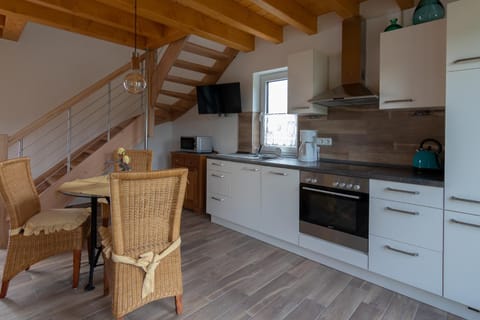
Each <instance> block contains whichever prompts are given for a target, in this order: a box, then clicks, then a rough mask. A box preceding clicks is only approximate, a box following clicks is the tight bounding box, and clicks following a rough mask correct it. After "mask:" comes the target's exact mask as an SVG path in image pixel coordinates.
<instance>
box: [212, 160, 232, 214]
mask: <svg viewBox="0 0 480 320" xmlns="http://www.w3.org/2000/svg"><path fill="white" fill-rule="evenodd" d="M232 171H233V167H232V165H231V163H230V162H227V161H221V160H216V159H207V179H206V183H207V192H206V197H207V199H206V207H207V208H206V211H207V213H209V214H211V215H213V216H217V217H219V218H222V219H231V218H232V208H233V203H232V199H231V195H232V192H231V187H232V181H233V180H232Z"/></svg>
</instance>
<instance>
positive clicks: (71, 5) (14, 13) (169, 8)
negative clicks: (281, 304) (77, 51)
mask: <svg viewBox="0 0 480 320" xmlns="http://www.w3.org/2000/svg"><path fill="white" fill-rule="evenodd" d="M363 1H366V0H137V16H138V21H137V46H138V47H139V48H142V49H147V48H150V49H153V48H158V47H161V46H163V45H165V44H167V43H171V42H173V41H176V40H178V39H181V38H183V37H185V36H186V35H189V34H194V35H197V36H200V37H203V38H205V39H209V40H213V41H215V42H218V43H221V44H223V45H225V46H227V47H230V48H233V49H236V50H240V51H252V50H254V49H255V41H254V40H255V37H258V38H261V39H264V40H266V41H270V42H273V43H281V42H282V41H283V27H284V26H286V25H290V26H292V27H294V28H296V29H298V30H300V31H302V32H305V33H307V34H314V33H316V32H317V22H316V21H317V17H318V16H320V15H323V14H326V13H329V12H335V13H337V14H338V15H339V16H340V17H342V18H349V17H352V16H354V15H357V14H358V12H359V4H360V3H361V2H363ZM396 1H397V3H398V5H399V6H400V7H401V8H402V9H406V8H409V7H412V6H413V5H414V3H413V2H414V1H413V0H396ZM133 4H134V1H133V0H2V1H0V36H1V37H2V38H4V39H8V40H13V41H18V40H19V39H20V36H21V33H22V31H23V29H24V27H25V24H26V23H28V22H30V21H31V22H35V23H39V24H44V25H48V26H51V27H55V28H59V29H63V30H68V31H71V32H75V33H79V34H83V35H86V36H90V37H95V38H98V39H102V40H107V41H111V42H114V43H118V44H122V45H126V46H130V47H133V45H134V26H133V24H134V22H133V21H134V17H133V11H134V9H133Z"/></svg>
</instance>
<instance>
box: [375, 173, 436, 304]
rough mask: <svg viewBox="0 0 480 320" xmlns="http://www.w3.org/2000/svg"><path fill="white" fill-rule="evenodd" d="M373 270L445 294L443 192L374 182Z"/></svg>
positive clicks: (428, 187) (432, 188) (411, 185)
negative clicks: (443, 275)
mask: <svg viewBox="0 0 480 320" xmlns="http://www.w3.org/2000/svg"><path fill="white" fill-rule="evenodd" d="M369 207H370V209H369V210H370V216H369V239H368V247H369V263H368V265H369V270H370V271H372V272H376V273H379V274H382V275H384V276H387V277H390V278H392V279H395V280H398V281H401V282H404V283H407V284H409V285H412V286H415V287H417V288H420V289H423V290H426V291H429V292H433V293H435V294H438V295H441V294H442V279H443V277H442V258H443V255H442V253H443V189H442V188H438V187H431V186H423V185H416V184H408V183H399V182H391V181H382V180H373V179H372V180H370V206H369Z"/></svg>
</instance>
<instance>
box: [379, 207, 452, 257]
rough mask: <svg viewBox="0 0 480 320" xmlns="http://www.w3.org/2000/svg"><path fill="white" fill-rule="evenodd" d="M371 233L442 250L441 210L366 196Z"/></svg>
mask: <svg viewBox="0 0 480 320" xmlns="http://www.w3.org/2000/svg"><path fill="white" fill-rule="evenodd" d="M369 231H370V233H371V234H373V235H376V236H380V237H384V238H388V239H392V240H396V241H400V242H405V243H408V244H411V245H413V246H419V247H422V248H427V249H431V250H435V251H442V250H443V210H441V209H435V208H430V207H423V206H416V205H413V204H409V203H403V202H396V201H387V200H381V199H375V198H371V199H370V228H369Z"/></svg>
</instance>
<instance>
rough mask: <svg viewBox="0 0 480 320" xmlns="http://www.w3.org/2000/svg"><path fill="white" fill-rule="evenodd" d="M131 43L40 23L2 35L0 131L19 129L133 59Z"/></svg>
mask: <svg viewBox="0 0 480 320" xmlns="http://www.w3.org/2000/svg"><path fill="white" fill-rule="evenodd" d="M131 50H132V49H131V48H128V47H125V46H120V45H116V44H113V43H110V42H106V41H101V40H97V39H94V38H89V37H85V36H82V35H79V34H75V33H70V32H67V31H62V30H58V29H54V28H50V27H46V26H42V25H38V24H34V23H28V24H27V25H26V27H25V30H24V31H23V33H22V35H21V37H20V40H19V41H18V42H14V41H9V40H4V39H0V70H1V72H0V97H1V99H0V115H1V116H0V132H1V133H6V134H13V133H15V132H16V131H17V130H19V129H21V128H23V127H24V126H26V125H28V124H29V123H31V122H32V121H34V120H36V119H38V118H39V117H40V116H42V115H43V114H45V113H46V112H48V111H50V110H51V109H53V108H54V107H56V106H57V105H59V104H60V103H62V102H64V101H65V100H66V99H68V98H70V97H72V96H73V95H75V94H77V93H79V92H80V91H81V90H83V89H85V88H86V87H87V86H89V85H90V84H92V83H94V82H95V81H97V80H99V79H100V78H102V77H104V76H106V75H107V74H109V73H110V72H112V71H113V70H115V69H116V68H118V67H120V66H122V65H123V64H125V63H127V62H128V61H129V60H130V55H131Z"/></svg>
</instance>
